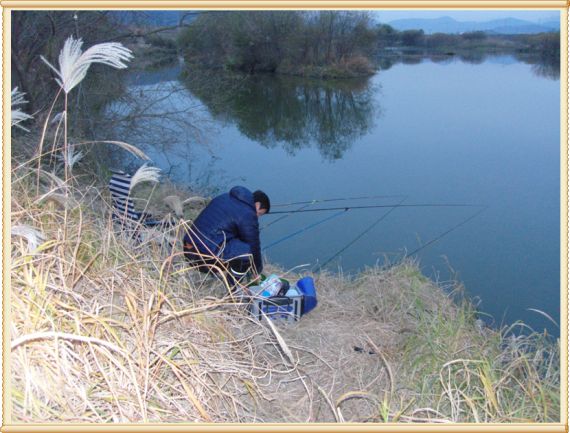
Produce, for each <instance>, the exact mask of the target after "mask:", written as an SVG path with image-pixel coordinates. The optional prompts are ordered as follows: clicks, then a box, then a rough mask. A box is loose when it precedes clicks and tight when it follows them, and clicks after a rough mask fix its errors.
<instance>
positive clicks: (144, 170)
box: [130, 164, 160, 191]
mask: <svg viewBox="0 0 570 433" xmlns="http://www.w3.org/2000/svg"><path fill="white" fill-rule="evenodd" d="M159 179H160V168H157V167H149V166H148V164H144V165H143V166H141V167H140V168H139V169H138V170H137V171H136V172H135V174H134V175H133V177H132V179H131V187H130V191H132V190H133V188H134V187H135V185H137V184H139V183H141V182H158V181H159Z"/></svg>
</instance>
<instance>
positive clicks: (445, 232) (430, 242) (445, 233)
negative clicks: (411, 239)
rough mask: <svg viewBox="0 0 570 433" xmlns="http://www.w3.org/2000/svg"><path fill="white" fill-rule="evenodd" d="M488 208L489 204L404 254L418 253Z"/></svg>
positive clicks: (407, 255) (409, 255)
mask: <svg viewBox="0 0 570 433" xmlns="http://www.w3.org/2000/svg"><path fill="white" fill-rule="evenodd" d="M487 208H488V206H483V209H481V210H479V211H477V212H475V213H474V214H473V215H471V216H470V217H468V218H466V219H465V220H463V221H461V222H460V223H459V224H457V225H455V226H453V227H451V228H450V229H448V230H446V231H444V232H443V233H441V234H440V235H438V236H436V237H435V238H433V239H432V240H431V241H429V242H428V243H426V244H424V245H422V246H421V247H418V248H416V249H415V250H414V251H412V252H411V253H410V254H406V255H404V258H406V257H411V256H413V255H414V254H417V253H418V252H419V251H421V250H423V249H424V248H426V247H427V246H429V245H431V244H433V243H434V242H437V241H438V240H440V239H441V238H443V237H444V236H446V235H447V234H449V233H451V232H452V231H453V230H455V229H457V228H459V227H461V226H462V225H464V224H467V223H468V222H469V221H471V220H472V219H473V218H475V217H476V216H478V215H479V214H481V213H482V212H483V211H484V210H486V209H487Z"/></svg>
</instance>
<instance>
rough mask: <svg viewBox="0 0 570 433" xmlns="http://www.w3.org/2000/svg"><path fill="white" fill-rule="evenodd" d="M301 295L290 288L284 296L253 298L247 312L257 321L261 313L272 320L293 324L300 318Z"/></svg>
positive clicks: (260, 317) (294, 288)
mask: <svg viewBox="0 0 570 433" xmlns="http://www.w3.org/2000/svg"><path fill="white" fill-rule="evenodd" d="M302 305H303V294H302V293H301V292H300V291H299V290H298V289H297V288H296V287H292V288H290V289H289V290H288V291H287V293H286V294H285V296H270V297H268V298H265V297H255V298H253V299H252V300H251V303H250V304H249V312H250V313H251V314H252V315H253V316H254V317H255V318H257V319H258V320H261V319H262V312H263V313H265V314H266V315H267V317H268V318H269V319H272V320H283V321H287V322H294V321H296V320H299V318H300V317H301V312H302Z"/></svg>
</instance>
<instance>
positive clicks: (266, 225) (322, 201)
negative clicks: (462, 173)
mask: <svg viewBox="0 0 570 433" xmlns="http://www.w3.org/2000/svg"><path fill="white" fill-rule="evenodd" d="M396 197H404V198H406V197H407V196H405V195H402V194H398V195H370V196H362V197H342V198H326V199H320V200H316V199H315V200H310V201H298V202H291V203H285V204H274V205H273V207H284V206H293V205H298V204H302V205H304V206H301V207H300V208H298V209H295V210H293V211H291V212H288V213H287V212H271V214H270V215H272V214H275V213H286V215H283V216H282V217H279V218H277V219H276V220H274V221H271V222H270V223H268V224H265V225H264V226H263V227H261V228H260V229H259V230H260V231H261V230H264V229H266V228H267V227H270V226H272V225H273V224H276V223H278V222H279V221H283V220H284V219H286V218H289V217H290V216H291V215H293V214H294V213H301V211H302V210H303V209H306V208H308V207H309V206H311V205H313V204H315V203H325V202H333V201H346V200H364V199H368V200H369V199H378V198H396Z"/></svg>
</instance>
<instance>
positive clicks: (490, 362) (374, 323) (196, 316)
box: [8, 161, 560, 423]
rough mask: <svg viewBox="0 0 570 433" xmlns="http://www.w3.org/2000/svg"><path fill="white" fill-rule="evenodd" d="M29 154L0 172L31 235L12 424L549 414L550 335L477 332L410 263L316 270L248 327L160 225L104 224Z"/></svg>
mask: <svg viewBox="0 0 570 433" xmlns="http://www.w3.org/2000/svg"><path fill="white" fill-rule="evenodd" d="M36 166H37V165H36V162H35V161H34V162H31V163H30V164H22V165H21V166H20V167H19V168H18V169H15V170H14V171H13V173H12V181H13V184H12V203H11V222H12V225H13V226H20V227H26V226H27V227H30V228H33V229H34V230H35V231H36V232H37V233H38V234H41V235H40V237H38V239H37V241H38V243H37V246H35V247H34V245H33V244H30V243H29V242H28V240H27V239H28V238H26V236H22V235H21V232H20V234H18V233H15V234H14V236H13V237H12V247H11V251H10V256H11V268H10V275H11V290H10V296H9V304H10V312H11V317H10V323H9V325H8V329H9V336H10V337H9V338H10V341H11V353H10V360H9V361H10V367H11V369H10V374H9V377H8V382H9V384H10V387H11V411H10V414H11V417H10V420H11V421H13V422H16V421H18V422H195V421H200V422H238V423H244V422H246V423H247V422H432V423H433V422H440V423H444V422H466V421H468V422H471V421H476V422H517V421H525V422H528V421H530V422H545V421H548V422H553V421H559V416H560V414H559V411H560V377H559V376H560V368H559V367H560V366H559V362H560V359H559V352H558V343H554V344H553V343H551V342H548V341H547V340H545V339H544V338H541V337H540V335H537V334H532V335H530V336H520V337H508V336H507V332H506V331H505V330H503V331H495V330H490V329H483V330H480V329H478V328H477V327H476V326H475V323H474V318H475V315H474V314H473V310H472V308H471V307H470V306H469V304H468V303H465V304H460V305H458V304H456V303H454V302H453V301H452V300H451V296H450V295H449V294H446V291H444V290H442V288H441V287H439V286H437V285H435V284H434V283H433V282H431V281H429V280H428V279H426V278H425V277H423V276H422V275H421V273H420V271H419V268H418V266H417V264H415V263H413V262H405V263H402V264H399V265H398V266H395V267H392V268H390V269H378V268H375V269H369V270H368V271H366V272H364V273H362V274H361V275H359V276H358V277H357V278H355V279H349V278H345V277H343V276H342V274H330V273H325V272H323V273H319V274H315V275H313V276H314V278H315V281H316V286H317V289H318V294H319V306H318V307H317V308H316V309H315V310H314V311H313V312H311V313H310V314H307V315H306V316H304V317H303V318H302V319H301V320H300V321H299V322H296V323H293V324H284V323H275V324H269V323H267V322H266V321H264V322H262V323H259V322H257V321H256V320H255V319H254V318H252V317H251V316H249V315H248V314H247V311H246V306H245V305H244V304H241V303H238V302H234V301H235V299H234V298H232V297H231V296H229V295H228V290H227V288H226V287H225V286H224V284H223V282H220V281H219V280H217V279H215V278H210V277H205V276H204V275H203V274H200V273H197V272H195V271H194V270H192V269H189V268H188V266H187V264H186V262H185V261H184V260H183V258H182V257H181V255H180V246H179V245H176V246H175V247H174V250H170V249H169V248H167V249H165V248H164V244H163V242H162V236H163V234H162V233H161V232H154V234H153V236H143V241H142V242H140V243H133V241H132V240H129V239H126V238H125V237H124V236H121V235H120V234H118V233H116V232H115V230H114V229H113V225H112V222H111V220H110V217H109V214H110V212H109V205H108V203H109V197H108V193H107V192H105V191H104V188H102V189H101V190H99V189H97V188H95V187H90V188H88V187H81V186H75V187H72V186H70V185H77V183H75V182H73V179H71V180H70V182H69V183H68V184H63V183H62V180H61V179H58V178H57V177H54V175H52V174H49V173H48V174H45V173H43V174H41V176H40V180H39V181H38V180H37V178H36V176H37V175H38V172H37V170H36ZM29 167H31V169H30V168H29ZM38 182H39V185H40V189H39V191H37V192H36V186H37V185H38ZM62 188H63V189H64V190H65V191H66V193H65V194H60V195H59V196H55V197H57V198H54V199H49V198H50V196H51V195H52V194H57V193H58V191H61V189H62ZM101 191H103V192H101ZM179 194H180V196H181V198H183V197H184V196H185V194H184V193H179ZM165 195H166V196H169V195H172V190H167V191H165ZM40 198H41V199H40ZM185 224H186V223H185V222H184V220H180V223H179V224H178V225H177V226H176V227H174V228H173V229H172V232H171V233H170V235H171V236H172V237H174V238H176V239H180V238H181V233H182V231H181V230H182V229H183V228H184V225H185ZM32 233H33V232H32ZM271 270H273V271H277V272H281V271H280V270H279V269H277V268H271V266H270V269H269V271H271ZM298 277H300V275H291V276H288V278H289V279H290V280H292V281H295V280H296V278H298ZM451 288H453V287H451ZM454 288H455V289H458V288H457V287H454Z"/></svg>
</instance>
